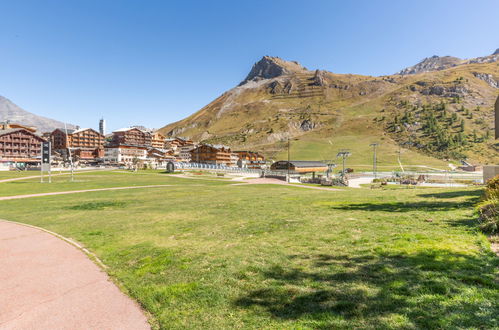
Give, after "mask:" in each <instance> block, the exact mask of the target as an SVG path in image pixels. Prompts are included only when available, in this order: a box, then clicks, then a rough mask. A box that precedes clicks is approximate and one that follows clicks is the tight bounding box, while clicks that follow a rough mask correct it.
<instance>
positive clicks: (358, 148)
mask: <svg viewBox="0 0 499 330" xmlns="http://www.w3.org/2000/svg"><path fill="white" fill-rule="evenodd" d="M491 56H492V55H489V56H487V59H486V60H477V61H470V60H468V61H467V62H469V63H463V64H459V65H455V66H452V67H449V68H446V69H443V70H435V71H429V72H422V73H418V74H408V75H387V76H380V77H372V76H362V75H355V74H335V73H332V72H328V71H324V70H316V71H310V70H307V69H306V68H304V67H302V66H301V65H299V64H298V63H297V62H290V61H284V60H282V59H280V58H277V59H279V60H273V59H276V57H268V56H267V57H263V58H262V59H261V60H260V61H258V62H257V63H255V65H253V67H252V70H250V73H249V74H248V76H247V77H246V79H245V80H243V82H242V83H241V84H239V85H238V86H236V87H234V88H232V89H230V90H228V91H226V92H225V93H223V94H222V95H220V96H219V97H218V98H216V99H215V100H214V101H212V102H211V103H209V104H208V105H206V106H205V107H203V108H202V109H200V110H199V111H197V112H195V113H194V114H192V115H191V116H188V117H187V118H184V119H183V120H180V121H178V122H175V123H172V124H168V125H166V126H164V127H163V128H161V129H160V131H161V132H162V133H165V134H166V135H168V136H174V135H182V136H188V137H190V138H193V139H198V140H201V141H205V142H209V143H224V144H228V145H231V146H233V147H235V148H246V149H248V148H250V149H251V148H252V149H255V150H259V151H263V152H264V153H265V154H266V155H267V156H268V157H271V158H275V157H282V156H283V152H284V150H285V148H286V140H287V138H293V139H298V140H299V141H300V142H299V143H298V142H297V143H296V144H298V145H301V146H302V150H301V151H299V152H298V153H296V155H297V157H301V158H311V159H317V158H318V157H322V156H319V155H320V153H321V152H324V151H323V150H326V149H331V148H332V146H336V148H347V147H350V148H352V150H354V151H355V153H354V154H355V156H353V159H354V160H355V157H359V158H358V161H359V162H361V161H362V162H367V163H368V162H369V160H368V159H367V158H366V156H365V155H368V154H369V144H370V143H371V142H374V141H383V144H384V145H385V148H386V149H387V153H390V156H389V157H388V158H389V159H390V161H391V162H396V158H397V155H396V153H397V150H398V149H399V148H402V149H404V150H405V152H407V153H408V154H410V155H411V159H414V160H417V159H419V160H420V161H423V160H424V162H428V163H431V162H433V163H435V162H436V161H434V160H435V159H441V160H444V159H447V158H450V159H464V158H468V159H470V160H472V161H476V162H481V163H487V162H494V161H495V162H497V161H499V156H498V155H499V153H498V150H499V145H496V144H495V143H494V142H493V141H492V140H491V139H490V132H491V129H492V127H491V124H490V123H491V120H492V116H493V111H492V106H493V103H494V102H495V99H496V98H497V93H498V92H499V89H498V86H499V68H498V65H497V63H495V62H493V61H492V62H491ZM478 59H479V58H478ZM492 59H493V58H492ZM262 60H263V62H262ZM269 62H271V63H269ZM289 63H293V64H292V65H290V64H289ZM276 65H277V66H282V68H280V69H279V68H275V66H276ZM255 66H256V67H257V69H255V70H253V69H254V68H255ZM268 67H271V68H272V70H266V68H268ZM290 68H292V69H290ZM461 122H463V123H464V124H463V125H464V126H463V128H462V129H461V128H460V125H461ZM347 137H348V138H347ZM352 144H354V146H352ZM298 147H299V146H297V147H296V148H298ZM331 152H332V151H331V150H330V151H328V153H329V154H330V153H331ZM324 157H325V156H324ZM324 157H323V158H324ZM328 157H330V156H328ZM388 158H387V159H388ZM324 159H325V158H324ZM439 162H440V163H439V164H443V162H442V161H439ZM437 163H438V162H437Z"/></svg>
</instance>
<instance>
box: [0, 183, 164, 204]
mask: <svg viewBox="0 0 499 330" xmlns="http://www.w3.org/2000/svg"><path fill="white" fill-rule="evenodd" d="M158 187H171V185H170V184H156V185H148V186H130V187H111V188H98V189H84V190H69V191H55V192H47V193H40V194H28V195H14V196H4V197H0V201H4V200H9V199H20V198H30V197H40V196H52V195H66V194H77V193H84V192H92V191H106V190H125V189H140V188H158Z"/></svg>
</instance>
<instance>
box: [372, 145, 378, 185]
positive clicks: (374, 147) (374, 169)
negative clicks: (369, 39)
mask: <svg viewBox="0 0 499 330" xmlns="http://www.w3.org/2000/svg"><path fill="white" fill-rule="evenodd" d="M378 145H379V143H377V142H375V143H371V144H370V146H371V147H373V152H374V154H373V173H374V178H375V179H376V170H377V158H376V148H377V147H378Z"/></svg>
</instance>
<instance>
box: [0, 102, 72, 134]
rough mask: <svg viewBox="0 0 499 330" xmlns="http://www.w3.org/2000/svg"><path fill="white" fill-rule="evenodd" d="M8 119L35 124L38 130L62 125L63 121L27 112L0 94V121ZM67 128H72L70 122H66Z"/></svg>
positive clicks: (41, 130) (45, 130) (42, 130)
mask: <svg viewBox="0 0 499 330" xmlns="http://www.w3.org/2000/svg"><path fill="white" fill-rule="evenodd" d="M5 121H10V122H12V123H19V124H22V125H26V126H35V127H36V128H37V130H38V132H40V133H42V132H49V131H53V130H54V129H56V128H61V127H64V123H63V122H61V121H58V120H55V119H51V118H47V117H43V116H38V115H35V114H33V113H31V112H28V111H26V110H24V109H22V108H21V107H19V106H18V105H16V104H15V103H14V102H12V101H11V100H9V99H8V98H6V97H4V96H1V95H0V122H5ZM66 126H67V128H74V127H75V126H74V125H72V124H66Z"/></svg>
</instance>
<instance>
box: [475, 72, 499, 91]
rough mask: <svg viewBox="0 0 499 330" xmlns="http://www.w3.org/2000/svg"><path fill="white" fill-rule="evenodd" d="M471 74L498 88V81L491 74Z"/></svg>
mask: <svg viewBox="0 0 499 330" xmlns="http://www.w3.org/2000/svg"><path fill="white" fill-rule="evenodd" d="M473 75H474V76H475V77H477V78H478V79H481V80H483V81H485V82H486V83H487V84H489V86H490V87H494V88H499V81H498V80H496V79H495V78H494V76H493V75H491V74H488V73H480V72H473Z"/></svg>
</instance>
